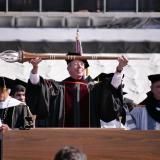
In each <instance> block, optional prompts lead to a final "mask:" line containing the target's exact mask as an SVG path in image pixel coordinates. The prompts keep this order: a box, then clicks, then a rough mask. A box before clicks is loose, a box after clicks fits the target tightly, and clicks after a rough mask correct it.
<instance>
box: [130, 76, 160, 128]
mask: <svg viewBox="0 0 160 160" xmlns="http://www.w3.org/2000/svg"><path fill="white" fill-rule="evenodd" d="M148 79H149V80H150V81H151V83H152V84H151V91H150V92H148V93H147V98H146V99H145V100H144V101H142V102H141V103H140V105H141V106H140V107H135V108H134V109H133V110H132V111H131V112H130V113H131V115H132V116H133V117H134V119H135V123H136V128H137V129H139V130H160V74H155V75H150V76H148Z"/></svg>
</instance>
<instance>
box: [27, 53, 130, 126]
mask: <svg viewBox="0 0 160 160" xmlns="http://www.w3.org/2000/svg"><path fill="white" fill-rule="evenodd" d="M69 55H77V53H69ZM40 61H41V59H39V58H36V59H32V60H31V64H32V65H33V69H32V71H31V75H30V80H29V84H28V89H27V100H26V101H27V104H28V105H29V106H31V108H30V109H31V112H32V113H33V114H35V115H37V122H36V126H37V127H100V126H101V124H100V120H103V121H105V122H106V123H107V122H110V121H112V120H114V119H118V117H120V116H122V114H123V116H122V117H123V118H122V121H123V123H125V113H124V110H123V109H122V106H123V105H122V101H121V92H120V90H119V89H118V87H119V86H120V84H121V80H122V76H121V73H120V72H121V71H122V69H123V67H124V66H126V65H127V63H128V60H127V58H125V57H124V56H122V57H120V58H119V59H118V61H119V64H118V66H117V71H116V73H115V74H111V75H107V74H103V75H104V76H103V78H101V76H100V79H99V82H98V83H96V82H95V81H94V80H93V79H92V78H91V77H90V76H88V77H85V72H86V69H87V68H88V66H89V64H88V62H87V61H86V60H85V61H80V60H73V61H69V60H67V64H68V67H67V69H68V72H69V74H70V77H68V78H66V79H64V80H63V81H61V82H57V81H55V80H52V79H50V80H46V79H44V78H42V77H40V76H39V75H38V64H39V63H40ZM104 77H105V78H104ZM117 77H118V78H117ZM117 79H118V80H117ZM101 80H102V81H101ZM116 81H119V82H118V85H117V84H116ZM113 83H114V85H113Z"/></svg>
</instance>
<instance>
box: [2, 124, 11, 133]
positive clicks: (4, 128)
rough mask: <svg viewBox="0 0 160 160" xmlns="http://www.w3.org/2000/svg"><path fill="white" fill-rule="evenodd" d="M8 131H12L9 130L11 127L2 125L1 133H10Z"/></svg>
mask: <svg viewBox="0 0 160 160" xmlns="http://www.w3.org/2000/svg"><path fill="white" fill-rule="evenodd" d="M8 130H11V128H9V126H8V125H7V124H2V125H1V126H0V131H3V132H5V131H8Z"/></svg>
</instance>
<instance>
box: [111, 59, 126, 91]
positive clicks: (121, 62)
mask: <svg viewBox="0 0 160 160" xmlns="http://www.w3.org/2000/svg"><path fill="white" fill-rule="evenodd" d="M127 64H128V59H127V57H125V56H120V57H118V66H117V68H116V72H115V73H114V76H113V78H112V81H111V84H112V86H113V87H114V88H118V87H119V86H120V84H121V82H122V77H123V74H122V70H123V68H124V67H125V66H126V65H127Z"/></svg>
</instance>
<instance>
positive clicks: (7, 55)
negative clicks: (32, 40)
mask: <svg viewBox="0 0 160 160" xmlns="http://www.w3.org/2000/svg"><path fill="white" fill-rule="evenodd" d="M0 59H2V60H4V61H6V62H9V63H13V62H21V61H22V53H21V52H20V51H19V52H17V51H14V50H6V51H4V52H2V53H0Z"/></svg>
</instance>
